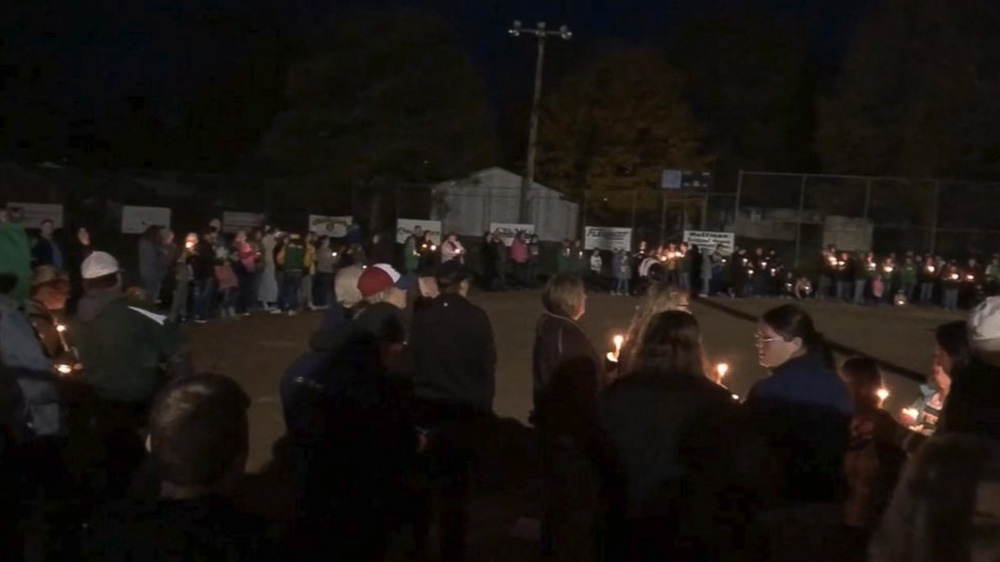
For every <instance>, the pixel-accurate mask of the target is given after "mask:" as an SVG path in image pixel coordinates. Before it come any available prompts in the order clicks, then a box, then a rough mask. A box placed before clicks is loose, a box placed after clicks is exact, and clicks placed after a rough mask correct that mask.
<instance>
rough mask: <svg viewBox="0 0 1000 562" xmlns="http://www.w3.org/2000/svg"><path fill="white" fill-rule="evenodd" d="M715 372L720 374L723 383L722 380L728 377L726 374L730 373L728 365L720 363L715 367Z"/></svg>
mask: <svg viewBox="0 0 1000 562" xmlns="http://www.w3.org/2000/svg"><path fill="white" fill-rule="evenodd" d="M715 372H716V373H718V374H719V380H720V381H721V380H722V378H723V377H725V376H726V373H728V372H729V365H728V364H726V363H719V364H718V365H716V366H715Z"/></svg>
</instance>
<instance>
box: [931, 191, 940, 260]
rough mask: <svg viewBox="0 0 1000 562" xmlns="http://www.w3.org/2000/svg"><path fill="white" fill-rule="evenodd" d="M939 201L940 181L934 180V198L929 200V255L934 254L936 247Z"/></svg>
mask: <svg viewBox="0 0 1000 562" xmlns="http://www.w3.org/2000/svg"><path fill="white" fill-rule="evenodd" d="M940 199H941V180H934V196H933V198H932V199H931V240H930V253H931V254H934V253H936V252H935V247H936V246H937V229H938V212H939V211H940V208H939V203H940Z"/></svg>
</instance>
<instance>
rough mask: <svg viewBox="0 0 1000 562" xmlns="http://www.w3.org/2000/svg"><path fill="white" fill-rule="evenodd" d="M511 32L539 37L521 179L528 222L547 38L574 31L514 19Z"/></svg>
mask: <svg viewBox="0 0 1000 562" xmlns="http://www.w3.org/2000/svg"><path fill="white" fill-rule="evenodd" d="M509 33H510V35H511V36H512V37H520V36H521V34H522V33H523V34H525V35H534V36H535V37H537V38H538V57H537V59H536V60H535V93H534V97H533V98H532V104H531V124H530V126H529V128H528V159H527V163H526V165H525V172H524V178H522V181H521V196H520V210H519V213H518V216H519V217H520V218H519V221H520V222H521V223H522V224H526V223H528V222H529V221H530V220H531V216H530V215H531V209H530V207H529V205H528V194H529V193H530V192H531V184H532V183H534V182H535V152H536V150H537V145H538V111H539V106H540V105H541V101H542V70H543V68H544V66H545V39H546V38H548V37H558V38H560V39H562V40H564V41H569V40H570V39H571V38H572V37H573V32H571V31H570V30H569V28H568V27H566V26H565V25H564V26H561V27H560V28H559V29H558V30H556V31H550V30H549V29H547V28H546V26H545V22H538V25H537V26H536V27H535V28H530V27H523V26H522V25H521V22H520V21H519V20H514V23H513V25H512V26H511V28H510V30H509Z"/></svg>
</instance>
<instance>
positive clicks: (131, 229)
mask: <svg viewBox="0 0 1000 562" xmlns="http://www.w3.org/2000/svg"><path fill="white" fill-rule="evenodd" d="M154 225H155V226H162V227H163V228H170V209H168V208H166V207H133V206H130V205H126V206H124V207H122V233H123V234H142V233H143V232H146V229H147V228H149V227H151V226H154Z"/></svg>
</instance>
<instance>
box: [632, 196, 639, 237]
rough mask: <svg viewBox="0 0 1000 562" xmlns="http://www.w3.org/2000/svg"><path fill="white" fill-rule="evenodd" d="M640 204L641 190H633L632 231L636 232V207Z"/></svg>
mask: <svg viewBox="0 0 1000 562" xmlns="http://www.w3.org/2000/svg"><path fill="white" fill-rule="evenodd" d="M638 204H639V190H637V189H633V190H632V232H635V208H636V206H637V205H638Z"/></svg>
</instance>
